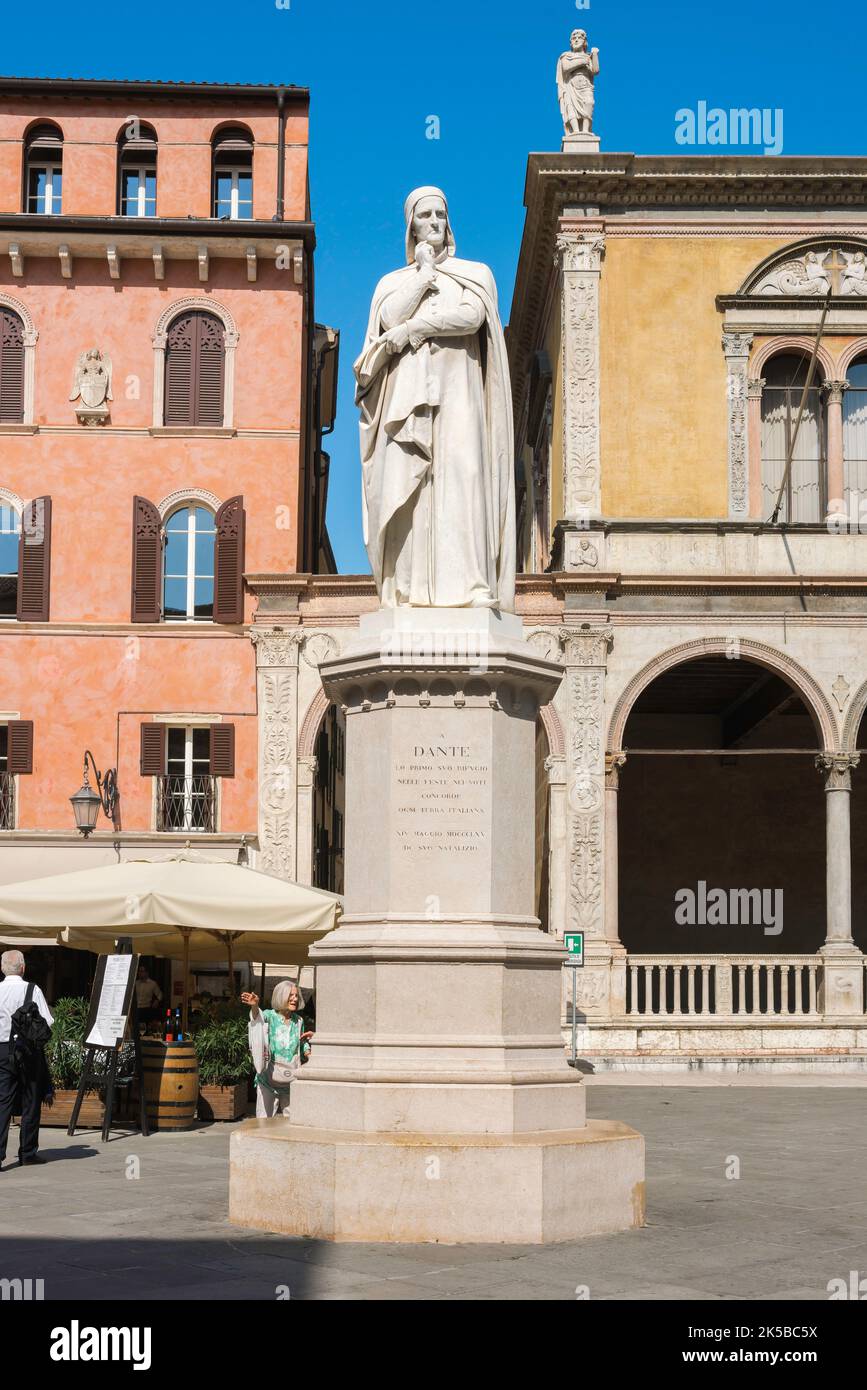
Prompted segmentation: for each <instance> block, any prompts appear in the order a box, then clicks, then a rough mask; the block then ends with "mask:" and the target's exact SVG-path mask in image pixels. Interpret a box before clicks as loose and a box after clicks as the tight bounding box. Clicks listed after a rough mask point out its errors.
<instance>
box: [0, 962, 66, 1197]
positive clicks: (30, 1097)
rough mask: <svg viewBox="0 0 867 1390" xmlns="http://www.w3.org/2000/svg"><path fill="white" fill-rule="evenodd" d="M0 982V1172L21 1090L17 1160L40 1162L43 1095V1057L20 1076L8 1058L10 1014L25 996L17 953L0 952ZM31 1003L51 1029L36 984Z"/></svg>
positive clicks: (41, 1161) (12, 1058) (19, 1006)
mask: <svg viewBox="0 0 867 1390" xmlns="http://www.w3.org/2000/svg"><path fill="white" fill-rule="evenodd" d="M0 970H2V972H3V983H2V984H0V1171H2V1168H3V1161H4V1159H5V1157H6V1140H7V1138H8V1136H9V1125H10V1122H11V1120H12V1112H13V1109H14V1107H15V1099H16V1096H17V1093H18V1088H19V1086H20V1088H21V1133H20V1136H19V1141H18V1160H19V1162H20V1163H21V1164H29V1163H44V1162H45V1159H44V1158H40V1157H39V1154H38V1148H39V1110H40V1107H41V1105H42V1097H43V1092H44V1086H43V1074H44V1057H40V1058H39V1059H38V1061H39V1066H38V1067H37V1066H35V1065H34V1066H30V1067H28V1068H27V1069H26V1070H25V1072H24V1074H23V1075H22V1073H21V1072H20V1071H19V1070H18V1068H17V1067H16V1065H15V1059H14V1057H13V1055H12V1015H13V1014H14V1013H15V1011H16V1009H20V1008H21V1006H22V1004H23V1003H24V1000H25V999H26V997H27V989H28V985H27V981H26V980H25V979H24V957H23V956H22V954H21V952H20V951H4V952H3V956H2V958H0ZM32 1002H33V1003H34V1004H35V1005H36V1007H37V1009H38V1010H39V1012H40V1013H41V1015H42V1017H43V1018H44V1019H45V1022H46V1023H47V1024H48V1025H49V1027H50V1026H51V1024H52V1023H53V1022H54V1019H53V1018H52V1016H51V1011H50V1010H49V1008H48V1005H47V1004H46V1002H45V995H44V994H43V993H42V990H41V989H40V988H39V986H38V985H34V986H33V996H32Z"/></svg>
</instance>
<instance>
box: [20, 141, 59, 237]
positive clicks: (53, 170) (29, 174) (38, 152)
mask: <svg viewBox="0 0 867 1390" xmlns="http://www.w3.org/2000/svg"><path fill="white" fill-rule="evenodd" d="M25 178H26V187H25V204H24V211H25V212H44V213H46V214H54V215H56V214H57V213H59V212H60V211H61V205H62V191H63V135H62V134H61V132H60V130H59V128H58V127H57V126H56V125H38V126H35V127H34V128H33V130H31V132H30V134H29V135H28V137H27V142H26V152H25Z"/></svg>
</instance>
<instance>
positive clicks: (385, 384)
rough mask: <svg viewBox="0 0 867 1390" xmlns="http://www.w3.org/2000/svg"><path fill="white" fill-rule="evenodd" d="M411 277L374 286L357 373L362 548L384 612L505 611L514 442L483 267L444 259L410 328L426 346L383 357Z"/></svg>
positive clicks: (509, 601)
mask: <svg viewBox="0 0 867 1390" xmlns="http://www.w3.org/2000/svg"><path fill="white" fill-rule="evenodd" d="M418 274H419V272H418V270H417V268H416V267H415V266H414V265H413V266H408V267H406V268H405V269H403V270H398V271H395V272H393V273H392V274H390V275H386V276H385V278H384V279H383V280H382V281H381V282H380V284H379V285H378V286H377V289H376V292H375V294H374V298H373V304H372V306H371V315H370V323H369V326H368V332H367V338H366V341H365V348H364V351H363V352H362V354H361V356H360V358H359V359H358V361H357V362H356V364H355V374H356V378H357V381H358V392H357V401H358V404H359V406H360V408H361V457H362V473H363V484H364V487H363V510H364V539H365V544H366V545H367V550H368V555H369V556H370V562H371V565H372V567H373V573H374V575H375V577H376V581H377V587H378V589H379V592H380V595H381V598H382V602H383V604H384V605H385V606H387V607H396V606H398V605H401V604H411V605H412V606H414V607H447V608H459V607H469V606H487V607H495V606H496V607H500V608H502V609H504V610H505V611H507V612H511V611H513V609H514V595H515V497H514V436H513V425H512V401H511V390H510V386H509V368H508V361H507V359H506V347H505V342H504V339H503V330H502V326H501V324H500V320H499V314H498V311H497V297H496V287H495V285H494V279H493V276H492V274H491V272H490V270H489V269H488V268H487V266H484V265H480V264H477V263H476V262H473V261H463V260H458V259H457V258H455V257H448V258H447V259H445V260H443V261H441V262H440V263H439V264H438V266H437V284H438V287H439V288H438V291H437V292H431V293H429V294H428V295H427V296H426V298H425V299H424V300H423V301H422V303H421V305H420V306H419V307H418V308H417V309H416V310H415V312H414V313H411V314H410V315H409V318H410V320H411V322H412V323H413V324H415V325H418V326H420V327H423V328H424V330H425V331H426V332H427V333H428V334H429V335H430V336H429V337H428V338H427V339H426V341H424V342H423V343H422V344H421V346H420V347H418V348H417V349H416V350H415V351H413V349H412V347H411V346H408V347H407V348H405V349H404V351H403V352H402V353H400V354H394V355H389V354H388V352H387V350H386V347H385V343H384V334H385V332H386V331H387V329H388V328H389V327H391V326H392V318H391V315H390V314H389V312H388V306H389V300H390V298H391V296H393V295H394V293H395V291H396V290H399V289H402V288H404V287H405V286H406V284H407V283H408V281H409V282H410V283H411V277H416V276H417V275H418Z"/></svg>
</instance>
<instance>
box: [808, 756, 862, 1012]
mask: <svg viewBox="0 0 867 1390" xmlns="http://www.w3.org/2000/svg"><path fill="white" fill-rule="evenodd" d="M859 761H860V758H859V756H858V755H857V754H851V755H849V754H822V755H821V756H820V757H818V758H817V759H816V766H817V768H818V769H819V771H820V772H821V773H823V774H824V775H825V815H826V894H827V928H826V932H827V934H826V937H825V944H824V946H823V947H822V949H821V951H820V955H821V956H822V957H823V967H824V968H823V972H822V973H823V982H822V989H821V991H820V1000H819V1007H820V1009H821V1011H822V1013H824V1014H829V1015H834V1016H839V1015H846V1016H850V1015H853V1014H855V1015H861V1014H862V1013H863V1010H864V987H863V966H864V958H863V955H862V953H861V952H860V951H859V949H858V947H857V946H856V945H855V943H854V941H853V940H852V846H851V836H850V815H849V812H850V799H851V795H852V771H853V769H854V768H856V767H857V766H858V763H859Z"/></svg>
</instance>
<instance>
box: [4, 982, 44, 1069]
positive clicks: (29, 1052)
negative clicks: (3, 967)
mask: <svg viewBox="0 0 867 1390" xmlns="http://www.w3.org/2000/svg"><path fill="white" fill-rule="evenodd" d="M34 989H35V985H33V984H29V985H28V986H27V993H26V995H25V996H24V1003H23V1004H22V1005H21V1007H20V1008H18V1009H16V1010H15V1012H14V1014H13V1015H12V1032H11V1037H12V1055H13V1057H14V1058H15V1064H16V1066H17V1067H26V1065H27V1063H28V1062H29V1061H30V1060H31V1059H32V1058H34V1057H36V1056H38V1054H39V1051H40V1049H41V1048H43V1047H44V1046H45V1044H46V1043H47V1042H48V1041H49V1039H50V1037H51V1029H50V1027H49V1026H48V1024H47V1023H46V1022H45V1019H44V1018H43V1017H42V1015H41V1013H40V1012H39V1009H38V1007H37V1005H36V1004H34V1003H33V991H34Z"/></svg>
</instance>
